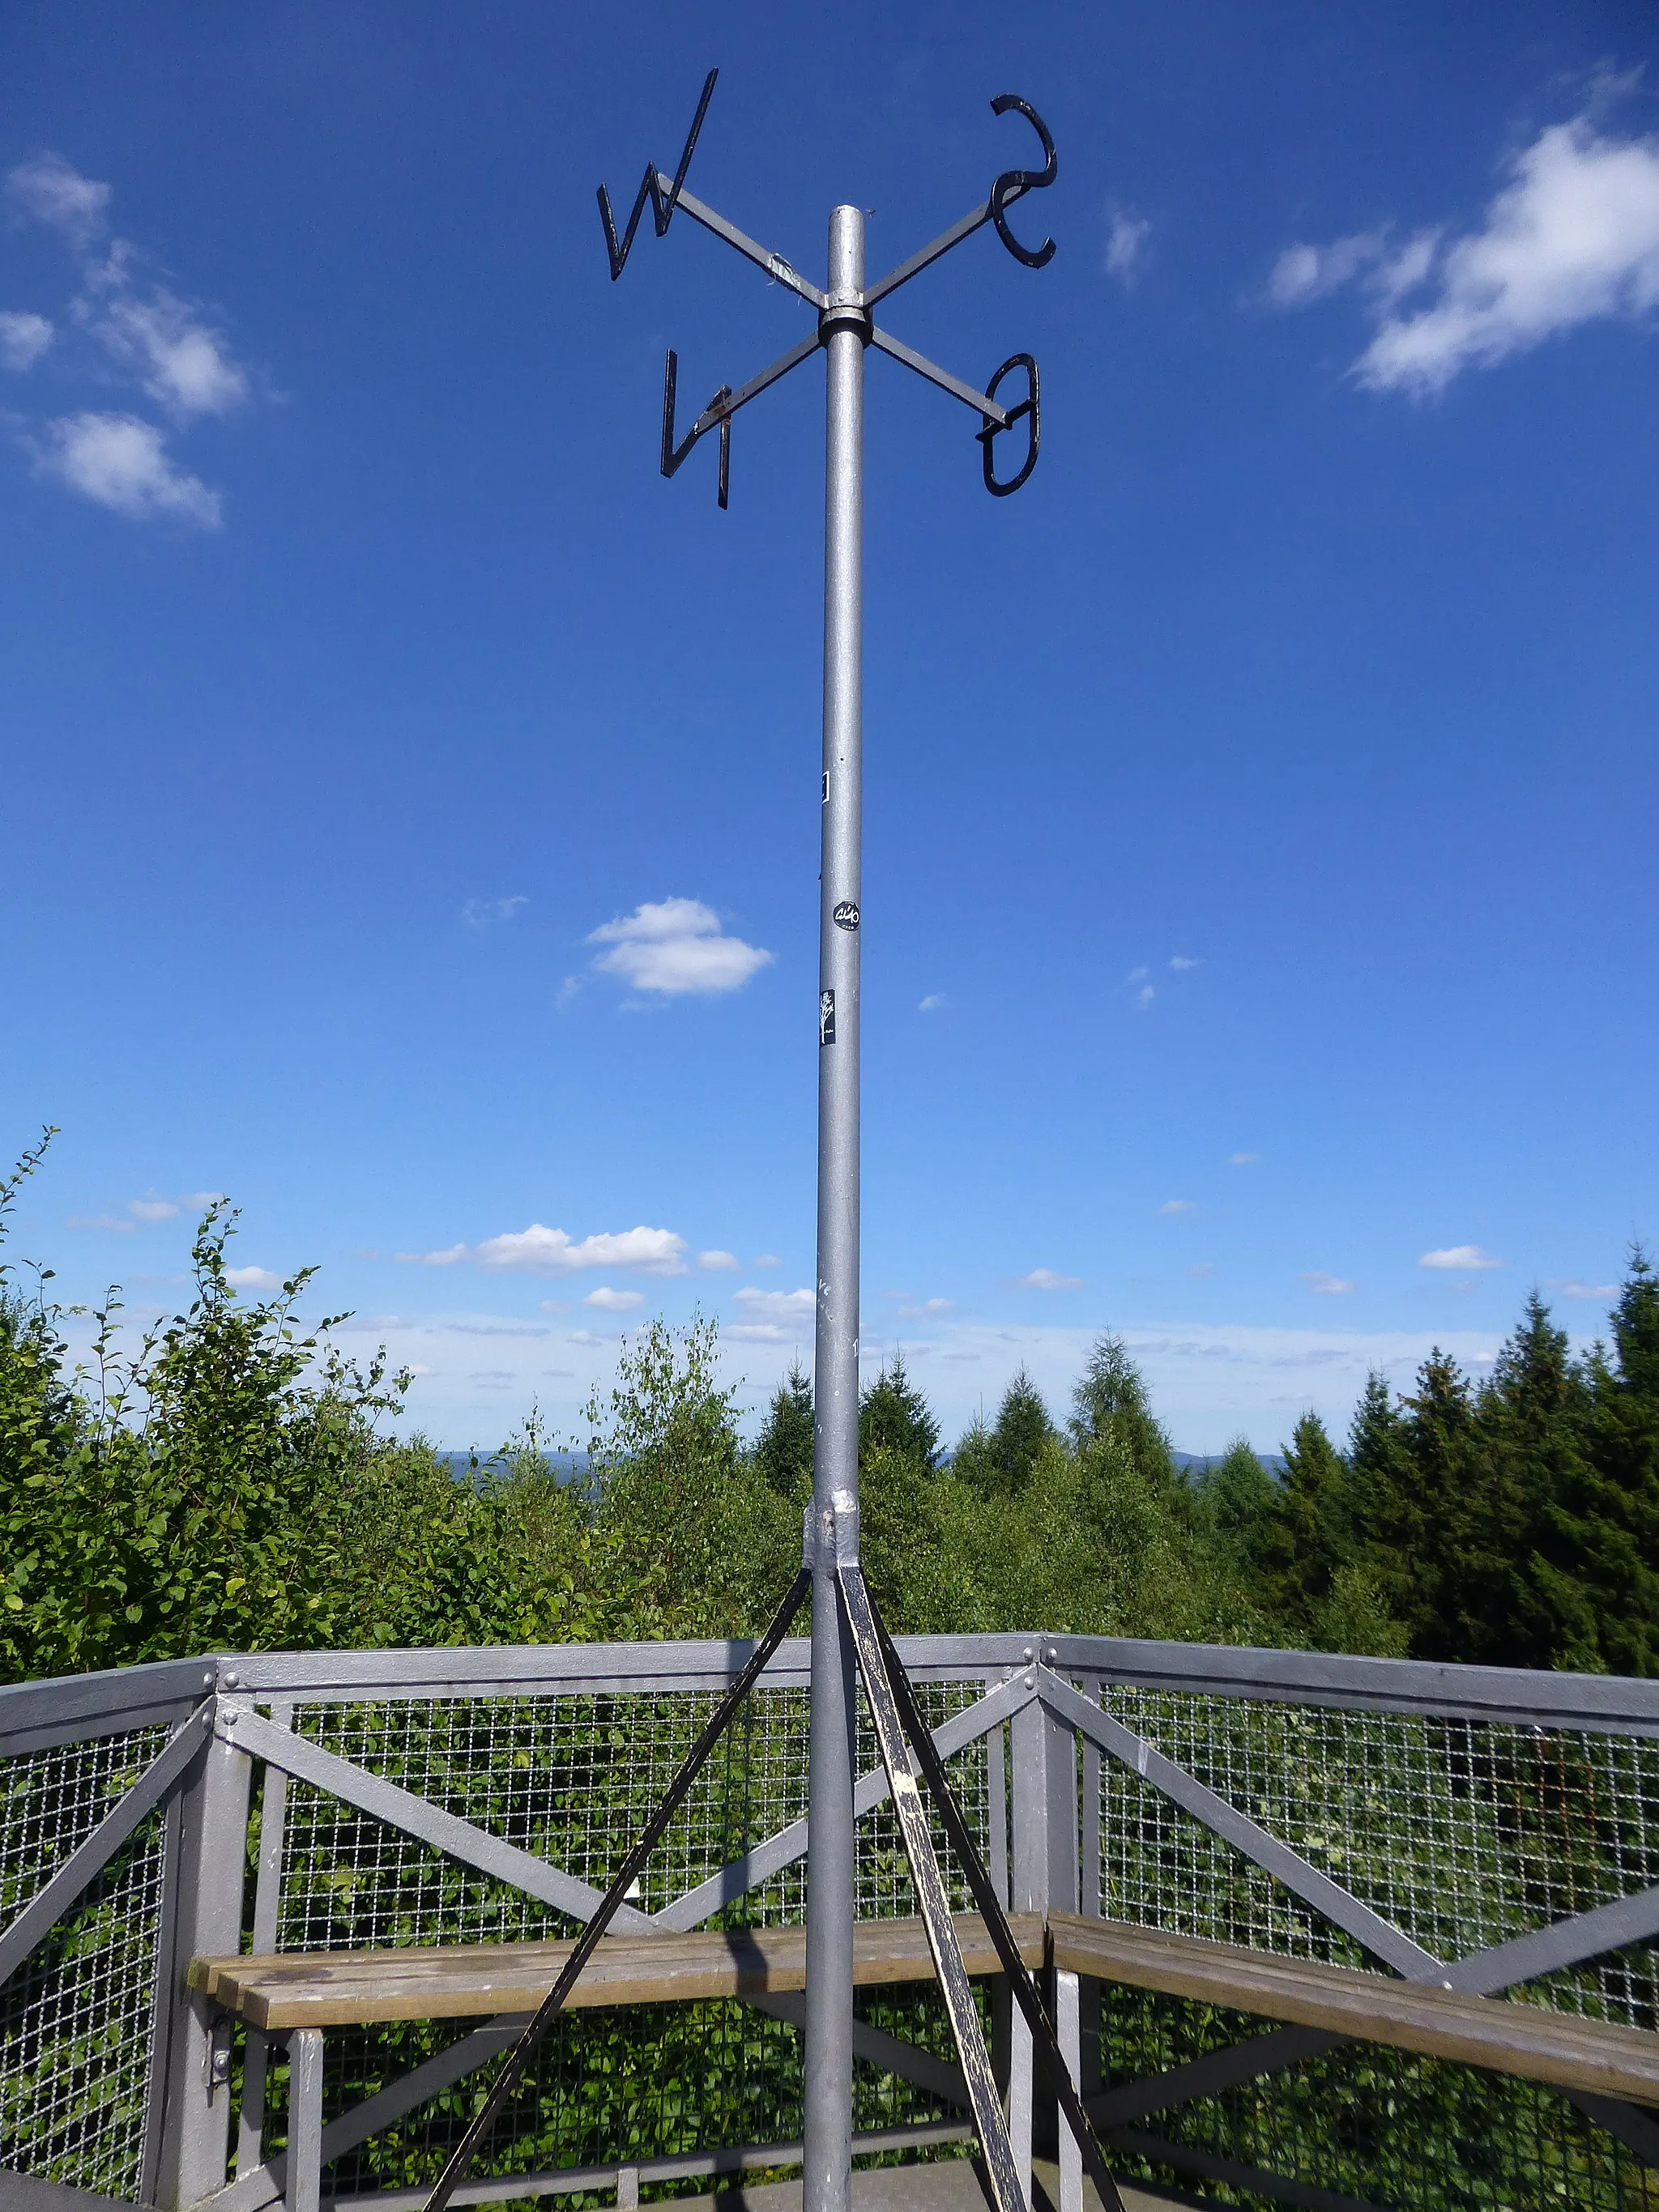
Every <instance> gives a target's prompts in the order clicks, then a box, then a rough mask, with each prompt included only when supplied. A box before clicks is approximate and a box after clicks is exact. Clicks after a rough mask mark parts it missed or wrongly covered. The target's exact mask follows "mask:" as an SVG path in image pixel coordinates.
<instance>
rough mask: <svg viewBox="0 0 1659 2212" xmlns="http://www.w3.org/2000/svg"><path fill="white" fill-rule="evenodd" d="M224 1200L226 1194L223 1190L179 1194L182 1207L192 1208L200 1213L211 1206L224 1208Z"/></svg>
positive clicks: (181, 1192)
mask: <svg viewBox="0 0 1659 2212" xmlns="http://www.w3.org/2000/svg"><path fill="white" fill-rule="evenodd" d="M224 1200H225V1194H224V1193H223V1191H222V1190H185V1191H180V1192H179V1205H180V1206H191V1207H194V1208H196V1209H197V1210H198V1211H200V1210H202V1209H204V1208H206V1207H207V1206H222V1205H223V1204H224Z"/></svg>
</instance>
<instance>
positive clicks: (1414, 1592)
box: [1347, 1370, 1432, 1648]
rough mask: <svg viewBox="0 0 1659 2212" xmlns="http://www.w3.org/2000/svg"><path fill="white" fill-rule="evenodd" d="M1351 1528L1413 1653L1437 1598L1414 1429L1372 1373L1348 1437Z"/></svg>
mask: <svg viewBox="0 0 1659 2212" xmlns="http://www.w3.org/2000/svg"><path fill="white" fill-rule="evenodd" d="M1347 1459H1348V1485H1347V1489H1348V1528H1349V1532H1350V1535H1351V1538H1352V1547H1353V1555H1354V1559H1355V1561H1356V1563H1357V1564H1359V1565H1363V1566H1364V1568H1366V1570H1367V1571H1369V1573H1370V1576H1371V1578H1372V1580H1373V1582H1374V1583H1376V1588H1377V1589H1378V1590H1379V1591H1380V1592H1381V1593H1382V1595H1383V1601H1384V1603H1385V1604H1386V1605H1387V1606H1388V1608H1389V1612H1390V1613H1392V1614H1394V1616H1395V1618H1396V1619H1397V1620H1401V1621H1403V1622H1404V1623H1405V1624H1406V1629H1407V1642H1408V1648H1414V1646H1413V1644H1412V1643H1411V1639H1412V1638H1413V1636H1414V1634H1415V1632H1416V1629H1417V1626H1419V1623H1420V1621H1421V1620H1422V1617H1423V1613H1424V1611H1425V1606H1427V1605H1431V1603H1432V1593H1431V1592H1430V1593H1425V1590H1424V1589H1423V1581H1424V1577H1425V1573H1426V1572H1427V1571H1428V1570H1427V1568H1426V1566H1425V1559H1426V1534H1425V1527H1426V1524H1425V1518H1424V1515H1423V1511H1422V1498H1421V1494H1420V1489H1419V1479H1418V1473H1417V1468H1416V1467H1415V1465H1414V1464H1413V1459H1412V1454H1411V1436H1410V1431H1409V1428H1408V1425H1407V1420H1406V1417H1405V1415H1404V1413H1402V1412H1401V1408H1400V1407H1399V1406H1398V1405H1397V1404H1396V1403H1395V1396H1394V1393H1393V1392H1392V1391H1391V1390H1390V1389H1389V1385H1388V1380H1387V1378H1386V1376H1383V1375H1381V1374H1378V1373H1377V1372H1376V1371H1375V1370H1373V1371H1372V1372H1371V1373H1370V1375H1368V1376H1366V1378H1365V1388H1364V1391H1363V1392H1362V1393H1361V1395H1360V1400H1359V1403H1358V1406H1357V1407H1355V1408H1354V1416H1353V1422H1352V1427H1351V1428H1350V1430H1349V1432H1348V1454H1347Z"/></svg>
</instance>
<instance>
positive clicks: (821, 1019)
mask: <svg viewBox="0 0 1659 2212" xmlns="http://www.w3.org/2000/svg"><path fill="white" fill-rule="evenodd" d="M835 1041H836V994H835V993H834V992H833V991H820V992H819V993H818V1042H819V1043H820V1044H834V1042H835Z"/></svg>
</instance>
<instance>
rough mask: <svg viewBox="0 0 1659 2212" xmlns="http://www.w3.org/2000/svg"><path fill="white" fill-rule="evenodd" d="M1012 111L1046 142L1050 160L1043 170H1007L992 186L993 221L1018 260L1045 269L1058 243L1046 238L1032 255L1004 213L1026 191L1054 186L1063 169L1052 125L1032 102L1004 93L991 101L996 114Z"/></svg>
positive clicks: (1029, 267)
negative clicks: (1055, 151) (1009, 204)
mask: <svg viewBox="0 0 1659 2212" xmlns="http://www.w3.org/2000/svg"><path fill="white" fill-rule="evenodd" d="M1010 108H1012V109H1013V111H1014V112H1015V113H1016V114H1017V115H1023V116H1024V118H1025V120H1026V121H1027V122H1028V123H1029V124H1030V126H1031V128H1032V130H1033V131H1036V135H1037V137H1039V138H1041V139H1042V151H1043V154H1044V155H1045V156H1046V159H1045V161H1044V162H1043V166H1042V168H1041V169H1005V170H1004V171H1003V173H1002V174H1001V175H1000V177H999V178H998V179H997V180H996V182H995V184H994V185H992V187H991V220H992V222H994V223H995V225H996V227H997V236H998V237H999V238H1000V240H1002V242H1003V244H1004V245H1005V246H1006V247H1007V249H1008V251H1009V252H1010V253H1012V255H1013V257H1014V258H1015V260H1016V261H1023V262H1024V264H1025V266H1026V267H1027V268H1028V269H1042V268H1044V267H1046V266H1047V264H1048V263H1049V262H1050V261H1052V260H1053V259H1054V240H1053V239H1052V238H1048V239H1045V240H1043V242H1042V245H1041V246H1038V247H1037V249H1036V252H1031V250H1030V248H1029V247H1028V246H1022V245H1021V244H1020V242H1019V240H1018V239H1017V238H1016V237H1015V236H1014V234H1013V233H1012V230H1010V229H1009V228H1008V218H1007V216H1006V215H1005V214H1004V213H1003V210H1004V208H1005V206H1006V204H1007V202H1008V201H1009V200H1010V199H1011V198H1018V197H1019V195H1020V194H1021V193H1023V192H1036V191H1042V190H1043V188H1044V187H1045V186H1046V185H1052V184H1053V182H1054V179H1055V177H1056V176H1057V175H1058V174H1059V173H1060V167H1059V163H1058V161H1056V159H1055V156H1054V140H1053V139H1052V138H1051V137H1049V136H1048V125H1047V124H1046V123H1045V122H1044V121H1043V119H1042V117H1041V116H1040V115H1039V114H1038V113H1037V112H1036V108H1035V107H1033V106H1032V105H1031V103H1030V100H1022V99H1020V97H1019V95H1018V94H1017V93H1012V92H1000V93H999V94H997V96H996V98H995V99H994V100H993V101H992V102H991V112H992V113H993V114H994V115H1006V113H1007V112H1008V111H1009V109H1010Z"/></svg>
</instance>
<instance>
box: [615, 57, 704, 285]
mask: <svg viewBox="0 0 1659 2212" xmlns="http://www.w3.org/2000/svg"><path fill="white" fill-rule="evenodd" d="M719 75H720V71H719V70H717V69H711V70H709V72H708V81H707V82H706V83H705V84H704V86H703V88H702V99H701V100H699V101H698V102H697V112H696V114H695V115H694V116H693V117H692V118H691V131H690V137H688V138H687V139H686V142H685V150H684V153H683V154H682V155H680V166H679V167H678V169H676V170H675V172H674V181H673V183H672V184H671V185H670V186H669V187H668V190H667V192H666V193H665V192H664V191H663V190H662V188H661V186H660V185H659V184H658V182H657V165H656V163H655V162H654V161H647V163H646V165H645V178H644V181H643V182H642V183H641V185H640V189H639V191H637V192H636V193H635V197H634V212H633V213H632V215H630V216H629V218H628V228H627V229H626V230H625V231H623V234H622V243H621V244H620V245H618V244H617V220H616V217H615V216H614V215H613V214H612V213H611V195H610V193H609V192H608V191H606V190H605V186H604V185H600V186H599V218H600V220H601V222H603V223H604V224H605V252H607V253H608V254H609V255H610V256H611V283H613V284H614V283H616V281H617V277H618V276H621V275H622V273H623V270H624V269H626V268H627V266H628V256H629V252H630V251H631V250H632V247H633V244H634V233H635V231H636V230H637V229H638V228H639V227H640V217H641V216H642V215H643V214H644V212H645V204H646V202H647V200H649V201H650V203H651V219H652V221H653V222H654V223H655V224H656V226H657V235H658V237H659V238H665V237H666V235H667V234H668V226H669V224H670V223H671V222H672V221H673V219H674V210H675V209H676V208H677V207H678V205H679V204H680V186H681V185H683V184H684V182H685V173H686V171H687V170H688V169H689V168H690V166H691V156H692V154H693V153H694V152H695V150H696V143H697V133H698V131H701V130H702V118H703V117H704V116H705V115H707V114H708V102H709V100H710V99H711V97H712V96H713V94H714V79H715V78H716V77H717V76H719Z"/></svg>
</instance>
